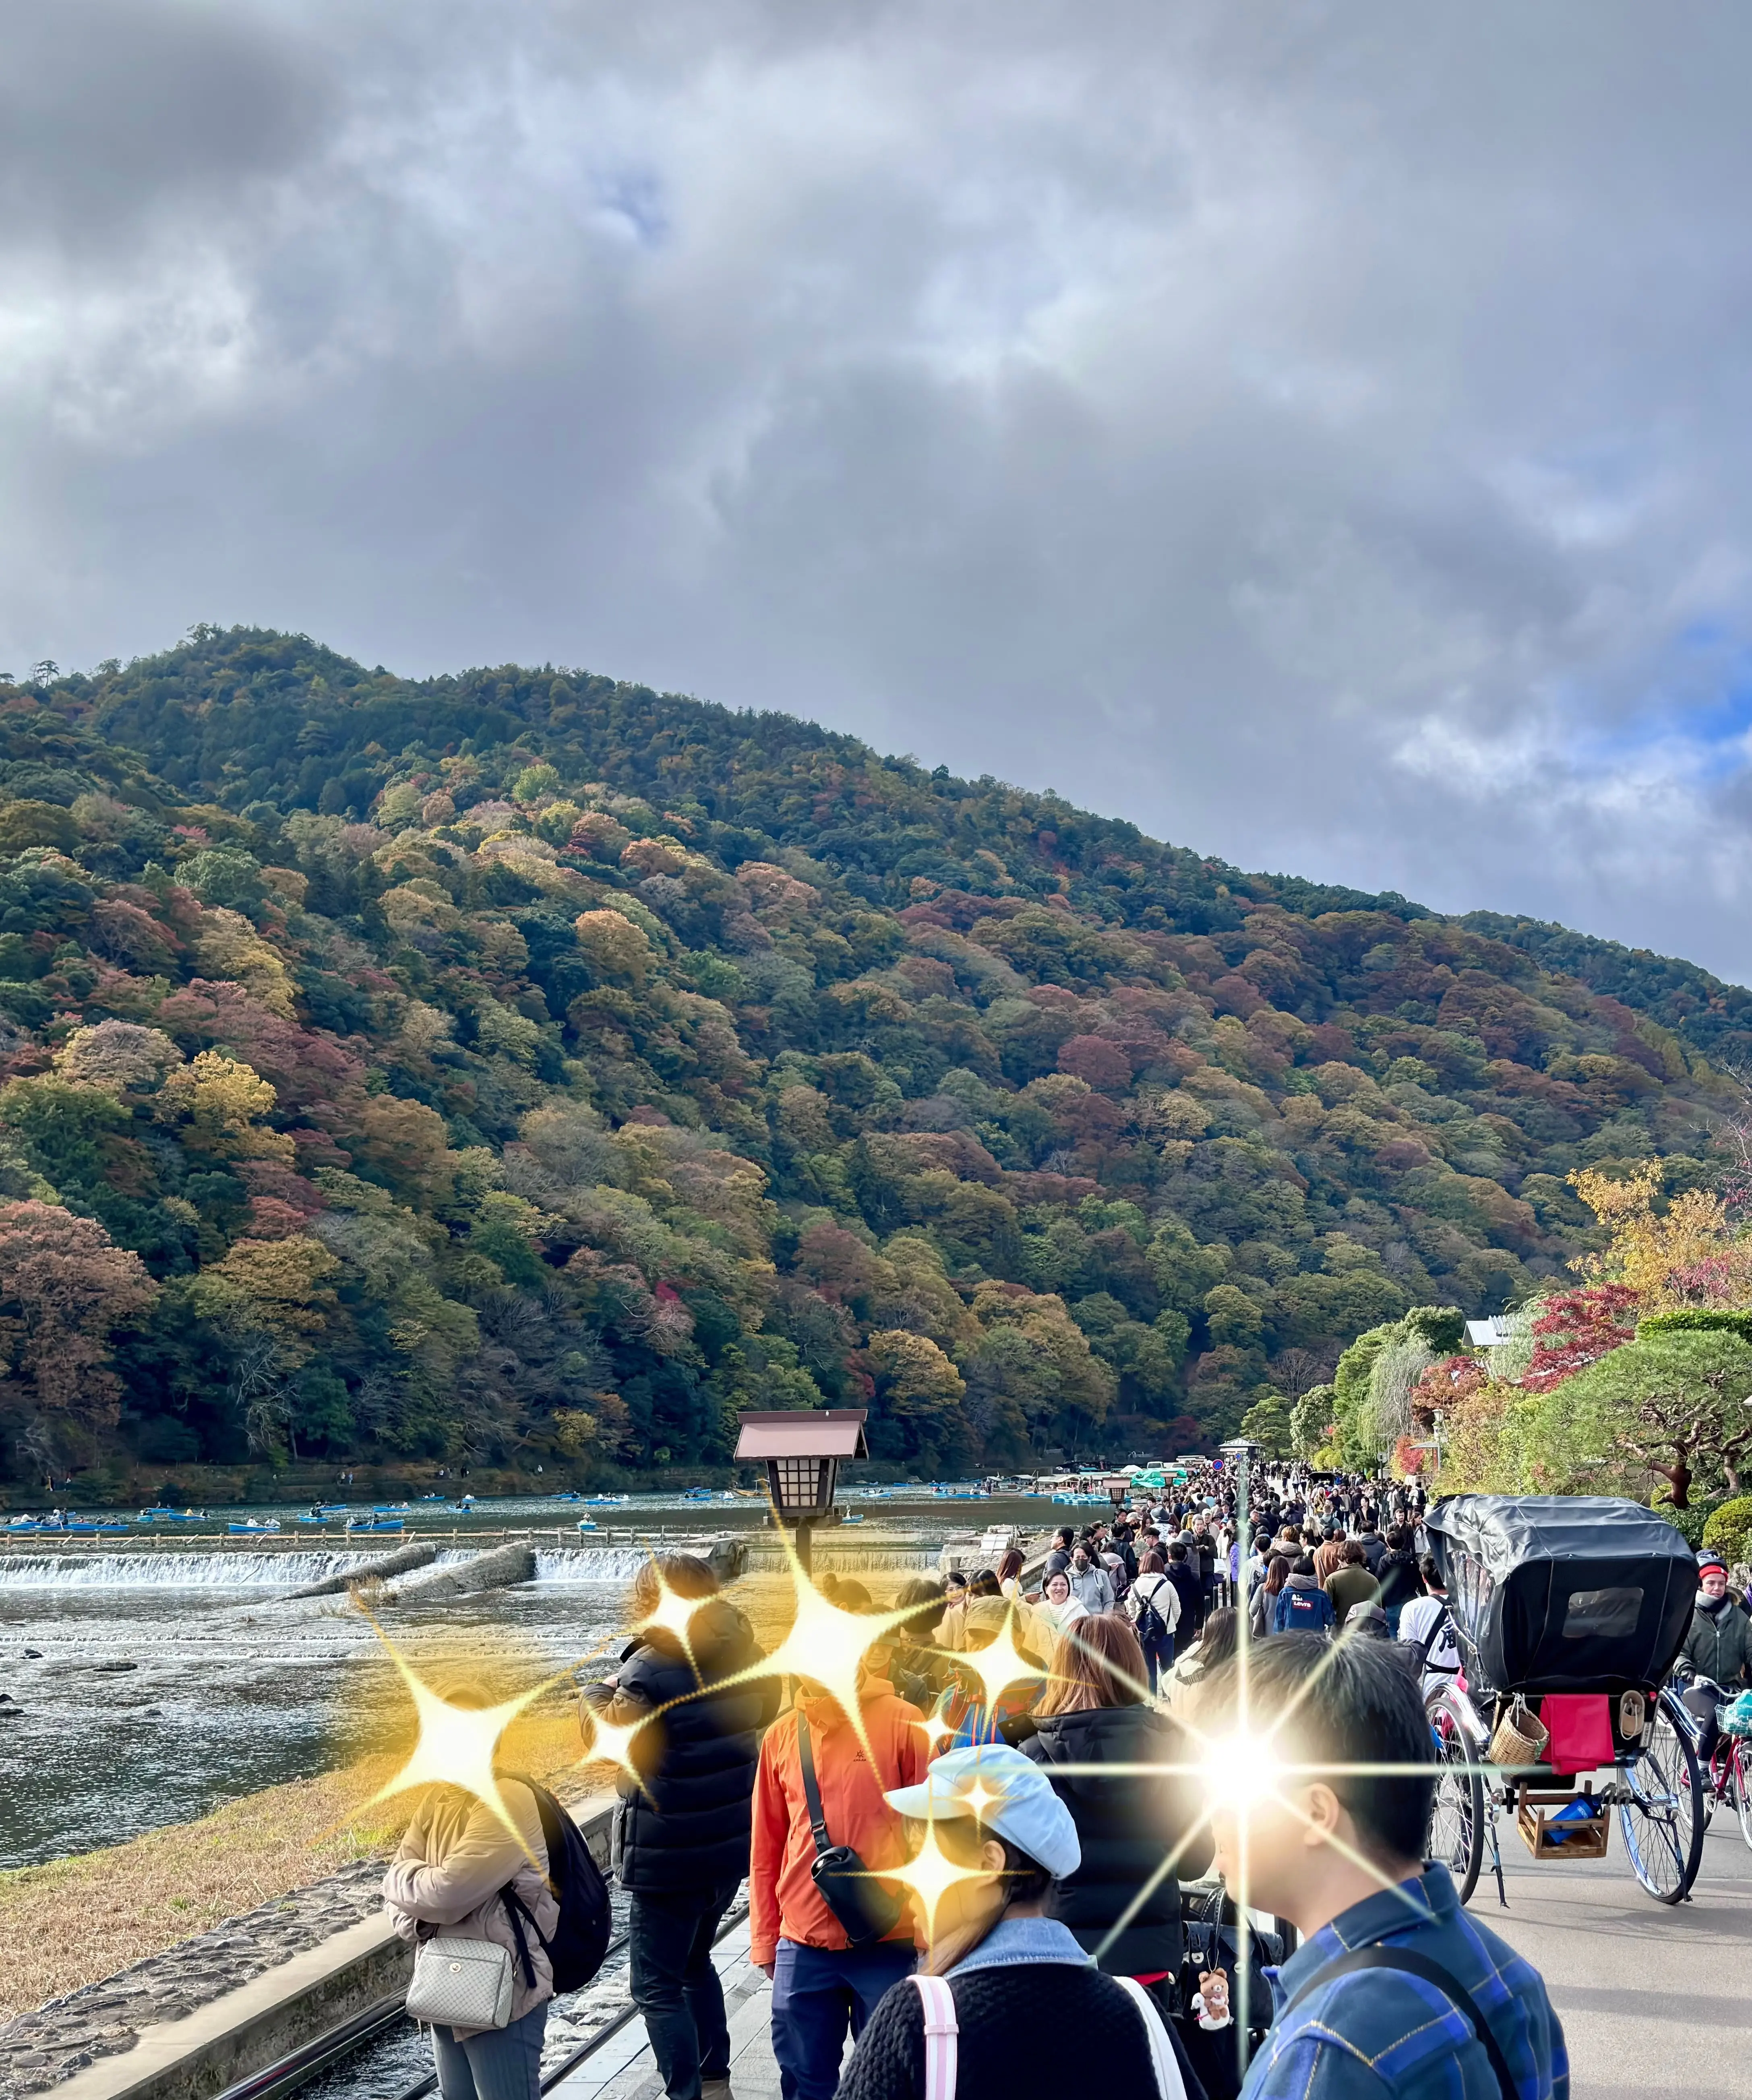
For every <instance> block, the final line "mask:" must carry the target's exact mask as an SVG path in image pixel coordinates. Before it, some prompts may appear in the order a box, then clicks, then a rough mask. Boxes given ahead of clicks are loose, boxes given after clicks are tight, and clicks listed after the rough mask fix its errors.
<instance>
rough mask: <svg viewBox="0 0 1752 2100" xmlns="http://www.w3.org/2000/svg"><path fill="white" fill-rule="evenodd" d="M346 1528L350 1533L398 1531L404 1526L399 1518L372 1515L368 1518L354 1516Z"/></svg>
mask: <svg viewBox="0 0 1752 2100" xmlns="http://www.w3.org/2000/svg"><path fill="white" fill-rule="evenodd" d="M346 1528H347V1529H348V1530H349V1531H350V1532H359V1531H400V1530H401V1529H404V1526H403V1524H402V1520H401V1519H400V1518H399V1516H378V1515H375V1514H373V1515H370V1516H355V1517H353V1518H351V1519H349V1520H348V1523H347V1527H346Z"/></svg>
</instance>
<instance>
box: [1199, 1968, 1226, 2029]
mask: <svg viewBox="0 0 1752 2100" xmlns="http://www.w3.org/2000/svg"><path fill="white" fill-rule="evenodd" d="M1193 2010H1194V2012H1195V2013H1196V2014H1198V2024H1199V2026H1200V2027H1203V2028H1204V2029H1205V2030H1206V2031H1207V2032H1211V2031H1213V2030H1214V2029H1216V2028H1218V2027H1228V2026H1229V2024H1230V2023H1231V2018H1232V2015H1231V2014H1230V2012H1229V1971H1228V1970H1226V1969H1201V1970H1199V1971H1198V1994H1197V1996H1195V1997H1194V2000H1193Z"/></svg>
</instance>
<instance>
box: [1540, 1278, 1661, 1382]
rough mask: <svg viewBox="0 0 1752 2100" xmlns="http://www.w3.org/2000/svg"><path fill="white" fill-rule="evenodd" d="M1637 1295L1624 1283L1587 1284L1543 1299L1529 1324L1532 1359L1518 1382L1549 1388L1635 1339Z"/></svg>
mask: <svg viewBox="0 0 1752 2100" xmlns="http://www.w3.org/2000/svg"><path fill="white" fill-rule="evenodd" d="M1636 1306H1637V1295H1636V1293H1635V1291H1634V1290H1632V1289H1631V1286H1629V1284H1627V1283H1591V1284H1588V1285H1587V1286H1585V1287H1584V1288H1583V1289H1582V1290H1564V1291H1560V1292H1559V1293H1558V1295H1556V1297H1555V1298H1550V1299H1547V1301H1546V1305H1545V1310H1544V1311H1543V1312H1542V1313H1541V1314H1540V1316H1539V1317H1538V1319H1537V1320H1535V1321H1534V1323H1533V1332H1534V1352H1533V1361H1532V1362H1531V1363H1530V1364H1529V1365H1528V1366H1527V1373H1526V1375H1525V1378H1523V1379H1522V1380H1521V1383H1522V1385H1523V1386H1524V1387H1526V1389H1527V1391H1528V1392H1550V1391H1551V1387H1553V1386H1556V1385H1561V1384H1562V1383H1563V1382H1564V1379H1567V1378H1573V1377H1574V1376H1575V1374H1576V1373H1577V1372H1578V1371H1579V1370H1586V1369H1587V1366H1588V1365H1590V1364H1596V1363H1598V1362H1599V1361H1600V1358H1601V1357H1605V1356H1610V1355H1611V1353H1612V1352H1613V1350H1614V1349H1617V1348H1622V1347H1623V1345H1624V1344H1625V1343H1626V1342H1634V1341H1635V1339H1636Z"/></svg>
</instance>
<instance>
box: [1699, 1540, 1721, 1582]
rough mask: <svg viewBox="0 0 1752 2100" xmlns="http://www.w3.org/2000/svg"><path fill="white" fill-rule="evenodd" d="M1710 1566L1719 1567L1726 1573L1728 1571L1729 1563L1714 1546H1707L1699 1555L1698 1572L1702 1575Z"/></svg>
mask: <svg viewBox="0 0 1752 2100" xmlns="http://www.w3.org/2000/svg"><path fill="white" fill-rule="evenodd" d="M1706 1568H1720V1569H1721V1571H1722V1573H1723V1574H1724V1575H1725V1574H1726V1573H1728V1563H1727V1562H1726V1561H1725V1560H1723V1558H1722V1556H1721V1555H1720V1554H1719V1553H1718V1552H1717V1551H1716V1550H1715V1548H1714V1546H1705V1548H1704V1549H1703V1551H1702V1552H1701V1553H1700V1554H1699V1555H1697V1573H1699V1574H1700V1575H1701V1574H1702V1573H1703V1572H1704V1570H1705V1569H1706Z"/></svg>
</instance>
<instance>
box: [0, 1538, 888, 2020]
mask: <svg viewBox="0 0 1752 2100" xmlns="http://www.w3.org/2000/svg"><path fill="white" fill-rule="evenodd" d="M889 1587H891V1585H888V1584H884V1585H882V1588H883V1590H884V1594H885V1595H886V1593H887V1590H889ZM732 1594H733V1595H734V1598H735V1603H736V1604H738V1605H739V1608H741V1609H742V1610H743V1611H744V1612H746V1613H747V1615H748V1619H749V1621H750V1622H751V1623H752V1626H753V1628H754V1632H755V1636H756V1638H757V1639H758V1640H759V1641H760V1642H761V1645H762V1646H763V1647H765V1648H771V1647H772V1646H773V1645H774V1643H776V1642H777V1641H778V1640H779V1639H782V1638H783V1634H784V1632H785V1630H786V1628H787V1627H788V1626H789V1625H790V1622H791V1618H792V1597H793V1595H794V1592H793V1590H792V1583H791V1578H790V1577H789V1576H788V1575H784V1574H778V1573H774V1574H770V1575H757V1576H752V1577H744V1579H743V1580H742V1581H741V1582H738V1583H737V1584H736V1585H735V1589H734V1591H733V1593H732ZM603 1667H604V1668H605V1670H606V1669H607V1668H610V1667H611V1665H609V1664H608V1663H607V1661H606V1660H605V1661H604V1662H603ZM578 1751H579V1739H578V1724H577V1718H576V1712H575V1710H574V1708H573V1706H572V1704H571V1700H570V1699H569V1698H567V1697H563V1696H550V1697H547V1698H544V1699H543V1700H542V1701H540V1702H539V1703H538V1704H537V1705H536V1706H534V1707H532V1709H531V1710H529V1712H527V1714H523V1715H520V1716H519V1718H518V1719H517V1720H516V1721H514V1723H512V1725H511V1727H510V1729H509V1730H508V1731H507V1732H506V1736H505V1745H504V1748H503V1751H502V1754H501V1755H502V1761H503V1762H504V1763H505V1765H506V1766H508V1767H510V1769H511V1770H513V1771H527V1772H528V1773H530V1774H531V1775H532V1776H533V1777H535V1778H537V1779H541V1780H545V1781H546V1782H547V1783H548V1784H549V1785H551V1786H552V1787H553V1789H554V1792H555V1793H558V1795H559V1796H560V1797H561V1798H562V1799H563V1800H566V1801H568V1802H574V1801H577V1800H580V1799H582V1798H585V1797H587V1796H589V1795H593V1794H595V1795H600V1794H602V1793H605V1792H606V1790H607V1789H606V1785H605V1780H606V1779H607V1774H606V1773H605V1772H604V1771H602V1770H601V1769H600V1768H598V1770H597V1771H584V1770H580V1767H579V1766H578V1762H577V1758H578ZM398 1764H399V1758H395V1757H378V1758H368V1759H365V1760H364V1761H362V1762H360V1763H357V1764H354V1765H351V1766H348V1767H346V1768H345V1769H344V1770H342V1771H337V1772H329V1773H325V1774H323V1775H322V1776H320V1777H318V1778H316V1779H307V1780H290V1781H289V1782H287V1783H286V1784H285V1785H281V1786H272V1787H268V1788H266V1789H264V1790H263V1792H261V1793H252V1794H246V1795H245V1796H243V1797H242V1798H241V1799H239V1800H236V1801H232V1802H227V1803H226V1804H225V1806H224V1807H222V1808H218V1809H215V1810H214V1811H213V1812H212V1814H211V1815H203V1816H201V1817H199V1818H197V1819H196V1820H195V1821H193V1822H192V1823H179V1824H169V1825H167V1826H166V1827H165V1828H164V1829H159V1830H152V1831H148V1832H147V1833H146V1834H145V1835H144V1836H143V1837H139V1838H131V1839H130V1840H129V1842H127V1843H126V1844H123V1845H112V1846H105V1847H104V1849H103V1850H102V1851H96V1852H82V1853H79V1854H77V1855H73V1857H71V1858H68V1859H64V1860H50V1861H47V1862H46V1863H45V1864H43V1865H42V1866H40V1867H18V1868H11V1869H9V1870H6V1871H0V1940H3V1941H4V1943H6V1944H7V1945H8V1946H9V1947H11V1949H12V1954H11V1959H10V1960H9V1961H8V1962H7V1964H6V1965H5V1968H4V1970H3V1971H0V2021H4V2020H8V2019H11V2018H15V2017H16V2015H17V2014H20V2013H23V2012H29V2011H30V2010H32V2009H33V2007H35V2006H37V2005H42V2003H43V2002H44V2001H46V2000H47V1999H50V1998H59V1997H63V1996H65V1995H66V1994H67V1993H68V1992H69V1991H76V1990H77V1989H79V1988H81V1987H82V1985H84V1984H86V1983H98V1982H99V1981H101V1980H102V1979H104V1977H106V1976H113V1975H114V1974H116V1972H117V1970H121V1969H126V1967H128V1965H130V1963H132V1962H135V1961H143V1959H145V1957H147V1956H148V1955H152V1954H161V1953H163V1952H165V1950H166V1949H167V1948H171V1947H174V1946H175V1945H176V1943H178V1942H179V1940H183V1939H190V1938H191V1937H192V1936H193V1935H195V1934H196V1933H200V1932H205V1931H207V1930H209V1929H210V1927H212V1926H215V1925H218V1924H220V1923H222V1922H223V1921H224V1920H225V1919H226V1918H228V1917H236V1916H238V1915H239V1914H240V1913H241V1912H244V1911H248V1910H254V1908H256V1907H257V1906H258V1904H264V1903H267V1902H269V1901H271V1899H273V1898H274V1897H276V1896H279V1895H285V1894H286V1893H287V1892H288V1891H289V1890H293V1889H298V1888H303V1887H306V1886H308V1885H309V1884H310V1883H311V1882H317V1881H320V1880H321V1879H322V1878H323V1877H324V1876H325V1875H327V1874H332V1873H334V1872H336V1870H337V1869H338V1868H342V1867H344V1866H346V1865H347V1864H349V1863H350V1862H351V1861H352V1860H361V1859H370V1858H373V1857H378V1858H381V1857H382V1855H384V1854H385V1853H386V1852H387V1851H390V1850H391V1848H392V1847H393V1846H394V1845H395V1842H396V1840H397V1838H399V1836H400V1834H401V1832H402V1829H403V1828H404V1825H405V1824H406V1821H407V1817H408V1813H409V1811H410V1810H411V1807H412V1805H413V1798H414V1797H413V1796H411V1795H409V1796H405V1797H402V1798H399V1799H392V1800H390V1801H387V1802H382V1803H381V1804H379V1805H378V1806H377V1807H375V1808H367V1807H365V1804H366V1803H367V1802H369V1801H370V1800H371V1798H372V1797H373V1794H375V1793H377V1791H378V1789H380V1788H381V1787H382V1785H384V1783H385V1781H386V1780H387V1779H389V1778H390V1777H391V1775H392V1774H393V1772H394V1771H395V1769H396V1767H397V1765H398Z"/></svg>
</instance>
